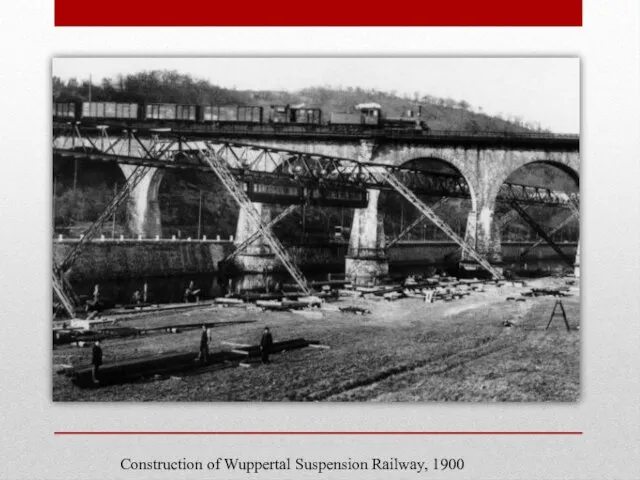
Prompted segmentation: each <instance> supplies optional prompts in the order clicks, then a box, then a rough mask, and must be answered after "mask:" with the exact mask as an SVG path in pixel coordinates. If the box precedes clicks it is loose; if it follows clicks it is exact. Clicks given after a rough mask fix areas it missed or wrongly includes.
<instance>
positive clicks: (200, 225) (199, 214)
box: [198, 190, 202, 239]
mask: <svg viewBox="0 0 640 480" xmlns="http://www.w3.org/2000/svg"><path fill="white" fill-rule="evenodd" d="M201 233H202V190H200V203H199V206H198V239H200V238H202V235H201Z"/></svg>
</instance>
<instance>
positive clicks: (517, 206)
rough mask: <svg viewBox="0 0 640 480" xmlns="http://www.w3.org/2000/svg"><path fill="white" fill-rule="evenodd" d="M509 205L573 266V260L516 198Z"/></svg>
mask: <svg viewBox="0 0 640 480" xmlns="http://www.w3.org/2000/svg"><path fill="white" fill-rule="evenodd" d="M511 206H512V207H513V209H514V210H516V211H517V212H518V213H519V214H520V216H521V217H522V219H523V220H524V221H525V222H527V223H528V224H529V225H530V226H531V228H533V229H534V230H535V231H536V233H537V234H538V235H540V237H541V238H543V239H544V241H545V242H547V243H548V244H549V246H550V247H551V248H553V249H554V250H555V251H556V253H557V254H558V255H559V256H560V258H562V260H564V262H565V263H566V264H567V265H569V266H570V267H571V266H573V261H572V260H571V258H569V256H568V255H567V254H566V253H564V252H563V251H562V249H561V248H560V247H559V246H558V245H557V244H556V243H555V242H554V241H553V240H552V239H551V237H550V236H549V235H548V234H547V232H545V231H544V229H543V228H542V227H541V226H540V225H539V224H538V222H536V221H535V220H534V219H533V218H531V216H530V215H529V214H528V213H527V212H526V211H525V210H524V209H523V208H522V207H521V206H520V204H519V203H518V201H517V200H516V199H514V200H512V201H511Z"/></svg>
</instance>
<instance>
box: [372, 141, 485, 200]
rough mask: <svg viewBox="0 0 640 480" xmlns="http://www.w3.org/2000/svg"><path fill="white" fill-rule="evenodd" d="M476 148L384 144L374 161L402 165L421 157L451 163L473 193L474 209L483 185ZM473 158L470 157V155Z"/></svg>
mask: <svg viewBox="0 0 640 480" xmlns="http://www.w3.org/2000/svg"><path fill="white" fill-rule="evenodd" d="M474 152H476V151H475V150H473V151H472V150H463V149H456V148H438V147H425V146H411V145H405V146H402V145H400V146H396V145H393V146H382V147H380V148H379V149H378V150H377V151H376V152H375V153H374V156H373V159H372V161H374V162H376V163H382V164H385V165H393V166H401V165H405V164H407V163H409V162H412V161H416V160H419V159H433V160H437V161H440V162H443V163H445V164H448V165H450V166H451V167H452V168H453V169H455V170H456V171H457V172H458V173H459V174H460V175H461V176H462V177H463V178H464V180H465V182H466V183H467V185H468V186H469V191H470V194H471V204H472V206H473V210H477V209H478V199H479V194H480V192H481V188H480V187H481V185H480V184H479V182H478V177H477V172H476V170H475V168H474V166H475V165H476V163H477V162H476V159H475V155H474ZM470 156H471V157H472V158H469V157H470Z"/></svg>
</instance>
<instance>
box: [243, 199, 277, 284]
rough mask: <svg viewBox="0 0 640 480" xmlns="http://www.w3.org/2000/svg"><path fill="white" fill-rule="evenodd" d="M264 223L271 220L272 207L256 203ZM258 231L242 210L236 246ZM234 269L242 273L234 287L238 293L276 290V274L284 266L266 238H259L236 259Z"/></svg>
mask: <svg viewBox="0 0 640 480" xmlns="http://www.w3.org/2000/svg"><path fill="white" fill-rule="evenodd" d="M253 206H254V208H255V209H256V210H257V211H258V213H259V214H260V216H261V218H262V222H263V223H268V222H269V221H270V220H271V207H270V206H269V205H265V204H263V203H254V204H253ZM256 231H258V226H257V225H255V223H254V222H253V221H252V220H251V218H250V217H249V216H248V215H247V214H246V212H245V211H244V210H242V209H241V210H240V213H239V216H238V225H237V227H236V236H235V240H234V246H235V247H237V246H238V245H240V244H241V243H242V242H244V241H245V240H246V239H247V238H249V237H250V236H251V235H253V234H254V233H255V232H256ZM234 269H235V270H237V271H239V272H242V273H243V275H242V277H241V279H240V280H238V281H237V282H236V284H235V285H233V289H234V290H235V291H236V292H240V291H243V290H253V289H264V288H274V287H275V284H276V280H275V278H274V273H277V272H280V271H282V264H281V263H280V262H279V261H278V259H277V258H276V256H275V254H274V253H273V252H272V251H271V247H269V244H268V243H267V242H266V241H265V239H264V237H262V236H259V237H258V238H257V239H256V240H255V241H254V242H253V243H252V244H251V245H249V246H248V247H247V248H246V249H245V250H244V251H243V252H242V253H241V254H239V255H237V256H236V257H235V258H234Z"/></svg>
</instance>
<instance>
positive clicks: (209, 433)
mask: <svg viewBox="0 0 640 480" xmlns="http://www.w3.org/2000/svg"><path fill="white" fill-rule="evenodd" d="M53 433H54V435H582V434H583V432H563V431H553V432H551V431H539V432H521V431H511V432H505V431H502V432H501V431H495V432H494V431H470V432H457V431H449V432H437V431H434V432H426V431H418V432H385V431H345V432H340V431H336V432H328V431H308V432H305V431H298V432H291V431H289V432H224V431H220V432H203V431H195V432H189V431H177V432H176V431H167V432H154V431H108V432H96V431H85V432H81V431H78V432H71V431H59V432H53Z"/></svg>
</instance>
